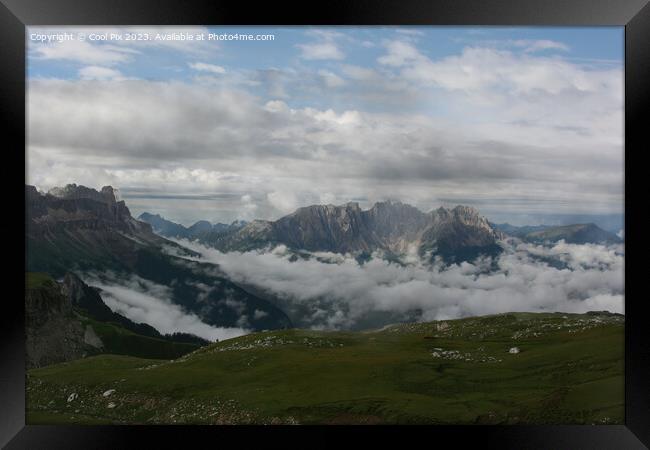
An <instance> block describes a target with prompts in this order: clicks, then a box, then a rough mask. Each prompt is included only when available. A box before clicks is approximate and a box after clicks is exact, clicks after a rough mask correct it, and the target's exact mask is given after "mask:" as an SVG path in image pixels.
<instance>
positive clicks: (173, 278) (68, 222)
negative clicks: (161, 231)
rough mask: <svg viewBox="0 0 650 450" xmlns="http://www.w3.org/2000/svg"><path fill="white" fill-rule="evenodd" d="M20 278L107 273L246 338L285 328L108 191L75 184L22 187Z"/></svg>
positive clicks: (262, 304)
mask: <svg viewBox="0 0 650 450" xmlns="http://www.w3.org/2000/svg"><path fill="white" fill-rule="evenodd" d="M25 190H26V207H27V217H26V219H27V230H26V236H27V271H29V272H44V273H48V274H50V275H51V276H53V277H55V278H59V277H63V276H64V275H65V274H66V273H68V272H75V273H80V274H84V273H85V274H88V273H93V274H98V276H99V277H100V278H101V277H105V276H106V274H107V273H110V274H112V275H113V277H114V278H116V279H118V280H119V281H122V282H124V280H127V281H128V280H132V279H133V277H138V278H139V279H141V280H145V281H148V282H151V283H155V284H157V285H160V286H162V287H164V288H166V289H167V290H168V291H169V292H170V296H171V298H170V301H171V302H172V303H174V304H176V305H179V306H180V307H181V308H182V309H183V310H184V311H185V312H187V313H193V314H196V315H197V316H198V317H199V318H200V319H201V320H202V321H203V322H205V323H207V324H209V325H213V326H220V327H244V328H248V329H252V330H265V329H277V328H285V327H288V326H291V321H290V320H289V318H288V317H287V316H286V314H284V312H282V311H281V310H280V309H279V308H277V307H275V306H274V305H273V304H272V303H271V302H270V301H269V300H267V299H263V298H260V297H259V296H256V295H254V294H251V293H250V292H248V291H246V290H245V289H243V288H242V287H240V286H239V285H237V284H235V283H233V282H232V281H231V280H230V279H229V278H228V277H227V276H226V275H225V274H224V273H223V272H222V271H221V270H220V268H219V267H218V266H217V265H215V264H209V263H205V262H198V261H191V260H188V259H187V257H192V256H198V254H196V253H194V252H191V251H190V250H187V249H185V248H184V247H181V246H179V245H178V244H176V243H174V242H172V241H169V240H167V239H165V238H163V237H161V236H159V235H157V234H155V233H154V232H153V230H152V228H151V225H149V224H148V223H145V222H141V221H138V220H136V219H134V218H133V217H132V216H131V213H130V211H129V209H128V208H127V206H126V205H125V203H124V201H116V199H115V194H114V191H113V189H112V188H111V187H110V186H105V187H103V188H102V189H101V191H96V190H94V189H89V188H86V187H84V186H77V185H75V184H71V185H67V186H65V187H64V188H55V189H52V190H51V191H49V192H48V193H40V192H38V191H37V190H36V188H35V187H33V186H26V187H25Z"/></svg>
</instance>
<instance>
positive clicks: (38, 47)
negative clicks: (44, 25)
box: [30, 40, 139, 66]
mask: <svg viewBox="0 0 650 450" xmlns="http://www.w3.org/2000/svg"><path fill="white" fill-rule="evenodd" d="M31 45H32V46H33V47H30V48H32V49H33V52H34V57H35V58H37V59H60V60H67V61H74V62H80V63H83V64H100V65H109V66H110V65H115V64H118V63H124V62H127V61H131V60H132V59H133V56H134V55H135V54H137V53H139V52H138V51H137V50H134V49H132V48H126V47H119V46H116V45H97V44H91V43H90V42H88V41H79V40H73V41H60V42H56V43H53V44H31Z"/></svg>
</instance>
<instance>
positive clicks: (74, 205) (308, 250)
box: [26, 185, 624, 338]
mask: <svg viewBox="0 0 650 450" xmlns="http://www.w3.org/2000/svg"><path fill="white" fill-rule="evenodd" d="M26 195H27V199H28V202H27V204H28V269H29V270H37V271H44V272H48V273H52V274H53V275H55V276H61V274H62V273H64V272H65V271H70V270H72V271H76V272H77V273H78V274H79V275H80V276H81V277H82V278H83V279H84V281H86V282H87V283H88V284H90V285H92V286H95V287H97V288H100V289H101V292H102V298H103V300H104V302H105V303H106V304H107V305H108V306H109V307H110V308H111V309H113V310H114V311H116V312H119V313H120V314H123V315H125V316H126V317H128V318H129V319H131V320H134V321H136V322H145V323H149V324H151V325H154V326H157V327H158V328H159V329H162V330H164V332H173V331H175V330H177V331H186V332H191V333H194V334H196V335H198V336H203V337H207V338H218V336H222V337H226V336H232V335H237V333H239V334H242V333H245V332H247V330H251V329H252V330H255V329H258V330H259V329H273V328H284V327H290V326H296V327H305V328H319V329H367V328H375V327H381V326H384V325H386V324H389V323H395V322H412V321H421V320H433V319H448V318H457V317H465V316H472V315H479V314H490V313H498V312H504V311H568V312H586V311H589V310H608V311H612V312H623V293H624V287H623V261H624V247H623V244H622V242H621V240H620V239H618V237H616V236H615V235H612V234H611V233H608V232H605V231H603V230H601V229H600V228H598V227H597V226H595V225H593V224H577V225H573V226H569V227H532V228H525V227H513V226H506V225H495V224H492V223H490V222H489V221H488V220H487V219H486V218H485V217H483V216H482V215H481V214H480V212H479V211H477V210H476V209H474V208H470V207H466V206H462V205H459V206H457V207H455V208H451V209H450V208H438V209H434V210H432V211H429V212H423V211H420V210H419V209H417V208H415V207H413V206H410V205H407V204H403V203H400V202H394V201H391V202H378V203H376V204H375V205H373V206H372V207H371V208H369V209H367V210H362V209H361V208H360V207H359V205H358V204H356V203H347V204H344V205H339V206H335V205H312V206H308V207H303V208H299V209H297V210H296V211H295V212H294V213H292V214H289V215H287V216H284V217H282V218H280V219H278V220H276V221H262V220H254V221H252V222H250V223H244V222H240V221H237V222H235V223H232V224H211V223H209V222H207V221H199V222H197V223H196V224H195V225H193V226H191V227H184V226H182V225H179V224H175V223H173V222H171V221H168V220H166V219H164V218H162V217H161V216H159V215H157V214H151V213H145V214H142V215H140V216H139V219H140V220H136V219H134V218H133V217H131V215H130V212H129V210H128V208H127V206H126V204H125V203H124V202H123V201H119V202H118V201H116V200H115V196H114V194H113V190H112V188H110V187H105V188H103V189H102V190H101V191H95V190H93V189H88V188H85V187H83V186H76V185H68V186H66V187H65V188H62V189H57V190H53V191H50V192H49V193H39V192H38V191H37V190H36V189H35V188H33V187H31V186H26ZM157 233H158V234H157ZM164 236H166V237H164ZM215 327H216V328H215ZM219 327H225V328H222V330H223V332H220V331H219Z"/></svg>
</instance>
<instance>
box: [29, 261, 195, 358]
mask: <svg viewBox="0 0 650 450" xmlns="http://www.w3.org/2000/svg"><path fill="white" fill-rule="evenodd" d="M25 278H26V280H25V334H26V337H27V342H26V357H27V358H26V366H27V367H28V368H32V367H42V366H47V365H50V364H55V363H60V362H64V361H71V360H75V359H80V358H85V357H87V356H90V355H96V354H100V353H110V354H118V355H130V356H137V357H140V358H177V357H179V356H182V355H185V354H187V353H189V352H191V351H194V350H196V349H198V348H200V347H201V346H202V345H205V344H207V341H204V340H202V339H199V338H196V337H191V336H163V335H161V334H160V333H159V332H158V331H157V330H156V329H155V328H153V327H151V326H149V325H147V324H144V323H134V322H133V321H131V320H129V319H127V318H126V317H124V316H122V315H120V314H117V313H115V312H112V311H111V310H110V309H109V308H108V306H106V305H105V304H104V302H103V301H102V299H101V297H100V296H99V294H98V293H97V292H95V291H94V290H93V289H92V288H91V287H89V286H87V285H86V284H84V283H83V282H82V281H81V280H80V279H79V278H78V277H76V276H75V275H74V274H72V273H68V274H66V277H65V279H64V280H63V282H62V283H58V282H56V281H55V280H54V279H52V278H51V277H50V276H49V275H47V274H44V273H27V274H26V277H25Z"/></svg>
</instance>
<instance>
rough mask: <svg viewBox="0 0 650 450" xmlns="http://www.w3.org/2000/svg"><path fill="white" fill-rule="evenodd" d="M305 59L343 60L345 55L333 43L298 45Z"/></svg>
mask: <svg viewBox="0 0 650 450" xmlns="http://www.w3.org/2000/svg"><path fill="white" fill-rule="evenodd" d="M297 47H298V48H300V50H301V51H302V52H301V56H302V57H303V58H304V59H343V58H345V54H344V53H343V52H342V51H341V50H339V48H338V47H337V46H336V44H335V43H333V42H317V43H312V44H298V45H297Z"/></svg>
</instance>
